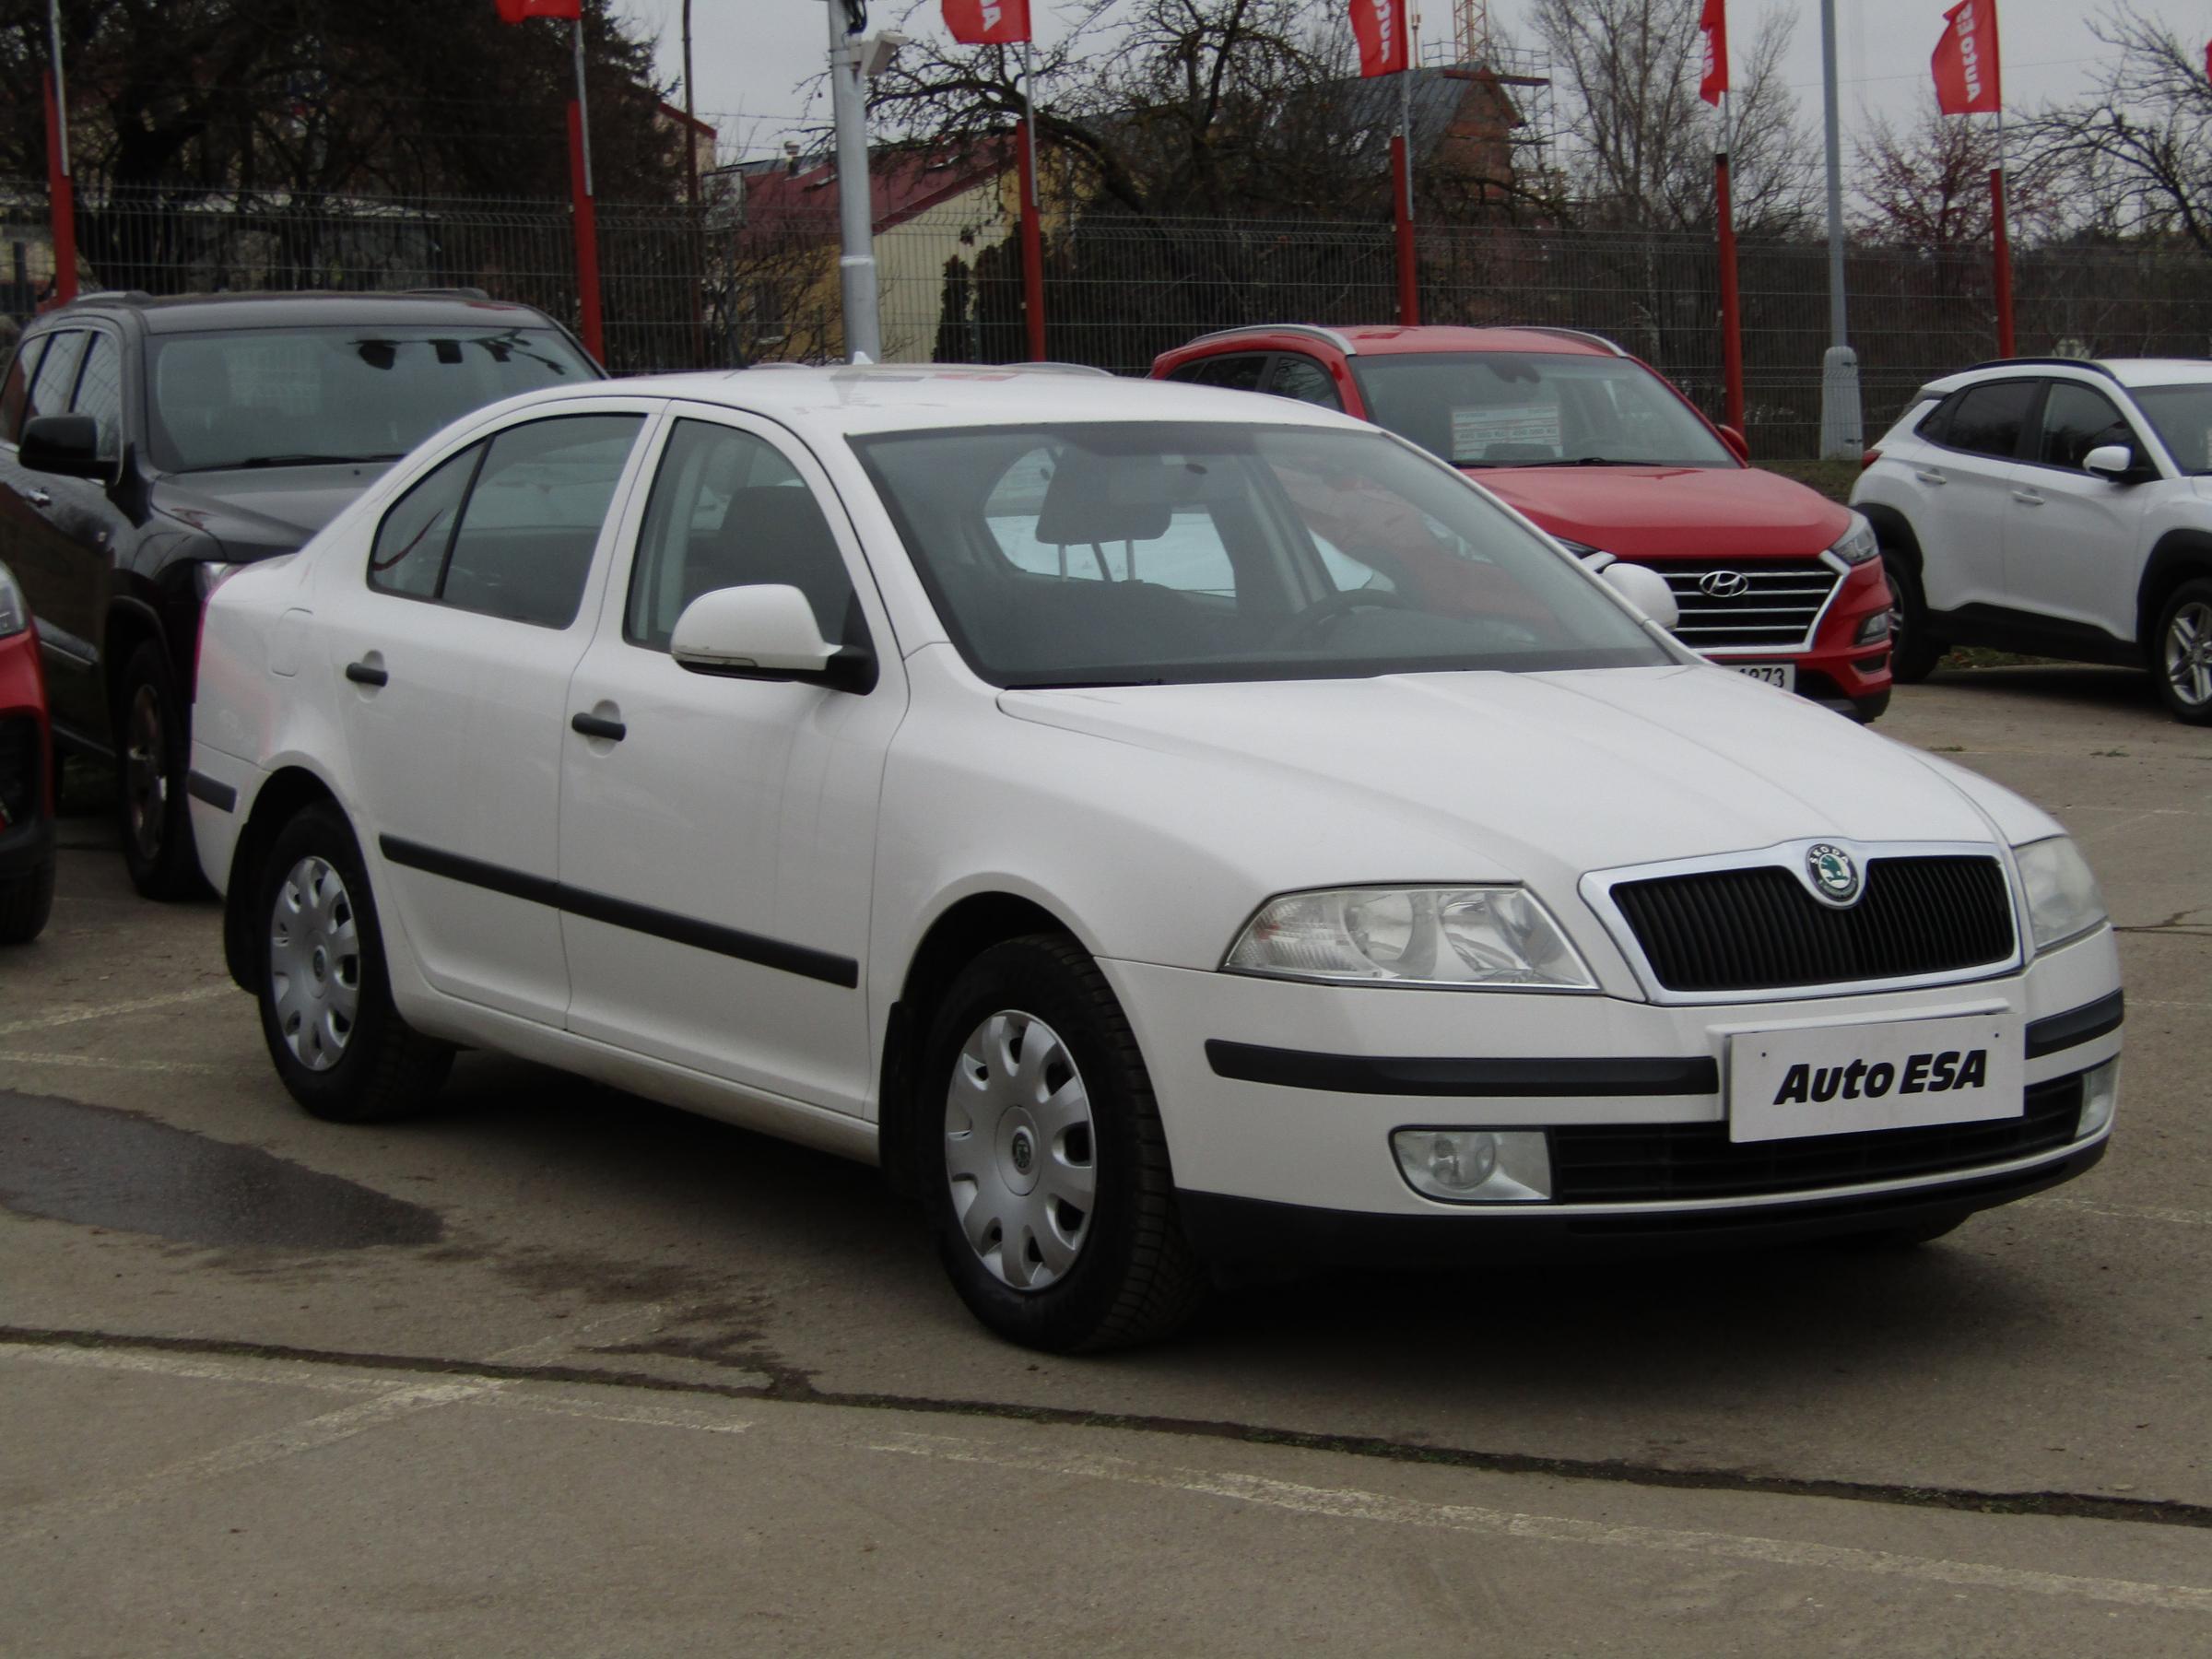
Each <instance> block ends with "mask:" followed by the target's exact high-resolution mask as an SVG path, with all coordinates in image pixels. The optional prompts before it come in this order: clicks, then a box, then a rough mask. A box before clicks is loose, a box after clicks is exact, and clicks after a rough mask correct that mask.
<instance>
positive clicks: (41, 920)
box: [0, 847, 54, 945]
mask: <svg viewBox="0 0 2212 1659" xmlns="http://www.w3.org/2000/svg"><path fill="white" fill-rule="evenodd" d="M53 861H54V853H53V848H52V847H48V848H47V849H46V856H45V857H43V858H41V860H39V862H38V863H37V864H36V865H32V866H31V867H30V868H29V869H28V870H25V871H23V872H21V873H20V874H19V875H16V876H11V877H6V878H4V879H0V945H28V944H29V943H30V942H31V940H33V939H35V938H37V937H38V936H39V935H40V934H41V932H42V931H43V930H44V928H45V926H46V918H47V917H48V916H50V915H52V914H53Z"/></svg>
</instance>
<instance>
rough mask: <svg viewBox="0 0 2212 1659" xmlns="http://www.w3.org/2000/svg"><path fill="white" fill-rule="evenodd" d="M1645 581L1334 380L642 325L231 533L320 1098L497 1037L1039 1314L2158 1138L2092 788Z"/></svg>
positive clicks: (265, 952) (1515, 1248) (1683, 1235)
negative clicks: (2142, 1075) (2094, 842)
mask: <svg viewBox="0 0 2212 1659" xmlns="http://www.w3.org/2000/svg"><path fill="white" fill-rule="evenodd" d="M1654 588H1658V589H1659V591H1658V593H1657V594H1653V589H1654ZM1635 594H1642V595H1644V596H1645V602H1646V603H1647V604H1649V605H1650V606H1653V609H1654V611H1656V612H1660V613H1664V612H1665V610H1666V609H1667V608H1668V606H1667V604H1666V601H1665V596H1664V589H1663V588H1662V587H1660V585H1659V584H1658V583H1656V582H1654V581H1653V580H1651V579H1650V578H1649V573H1648V572H1641V571H1636V570H1635V569H1633V568H1631V567H1616V568H1615V569H1614V570H1613V571H1609V572H1608V573H1607V574H1606V576H1604V577H1600V576H1596V575H1593V574H1592V573H1591V572H1590V571H1587V570H1585V569H1584V568H1583V566H1582V565H1581V564H1580V563H1578V562H1577V561H1576V560H1575V559H1572V558H1571V557H1569V556H1568V555H1567V554H1565V553H1563V552H1562V551H1561V550H1560V549H1559V547H1557V546H1556V545H1555V544H1554V543H1552V542H1551V541H1549V540H1548V539H1547V538H1546V537H1545V536H1544V535H1541V534H1539V533H1538V532H1537V531H1535V529H1534V528H1533V527H1532V526H1531V525H1530V524H1528V523H1527V522H1526V521H1525V520H1524V519H1522V518H1520V517H1518V516H1517V515H1515V514H1514V513H1513V512H1512V511H1510V510H1509V509H1507V508H1505V507H1503V506H1501V505H1500V503H1499V502H1498V501H1497V500H1494V499H1493V498H1491V497H1490V496H1488V495H1487V494H1485V493H1484V492H1483V490H1482V489H1480V488H1478V487H1477V486H1476V485H1475V484H1473V483H1470V482H1469V481H1467V480H1466V479H1465V477H1461V476H1460V475H1458V474H1456V473H1454V472H1453V470H1452V469H1451V468H1450V467H1448V466H1446V465H1443V464H1442V463H1441V462H1439V461H1437V460H1435V459H1434V458H1432V457H1430V456H1429V455H1427V454H1424V453H1422V452H1420V451H1419V450H1418V449H1416V448H1414V447H1413V446H1412V445H1410V444H1408V443H1406V442H1404V441H1401V440H1398V439H1396V438H1394V437H1391V436H1389V435H1388V434H1385V433H1383V432H1380V431H1377V430H1375V429H1372V428H1370V427H1366V426H1363V425H1360V424H1359V423H1358V422H1355V421H1352V420H1349V419H1347V418H1344V417H1341V416H1337V415H1334V414H1331V413H1327V412H1324V411H1322V410H1319V409H1316V408H1313V407H1311V406H1301V405H1298V404H1293V403H1288V402H1279V403H1278V402H1276V401H1273V400H1262V399H1258V398H1251V397H1243V396H1239V395H1237V394H1232V393H1227V392H1219V391H1214V390H1209V389H1206V388H1202V387H1194V386H1182V385H1174V384H1167V383H1162V382H1117V381H1110V380H1106V379H1103V378H1089V377H1085V376H1081V375H1077V374H1067V373H1062V374H1051V373H1041V372H1013V371H954V370H930V369H915V370H894V369H881V368H879V369H861V370H822V371H782V372H777V373H767V372H761V371H753V372H747V373H738V374H729V375H720V376H690V377H684V378H676V379H665V380H644V381H629V382H611V383H608V384H605V385H600V386H593V387H583V388H577V389H573V390H568V391H563V392H560V393H558V394H536V395H532V396H530V397H527V398H524V399H518V400H515V401H512V402H509V403H505V404H501V405H499V406H494V407H492V408H489V409H487V410H483V411H480V412H478V413H477V414H475V415H472V416H470V417H468V418H465V419H464V420H463V421H461V422H460V423H458V424H456V425H454V426H453V427H451V428H448V429H446V430H445V431H444V432H443V433H441V435H440V436H438V437H437V438H435V439H433V440H431V441H429V443H428V444H427V445H426V446H425V447H424V448H422V449H421V450H419V451H418V453H416V454H415V455H414V456H413V457H412V458H411V459H410V460H409V461H408V462H406V463H405V464H403V465H400V466H398V467H396V468H395V469H394V471H393V472H392V473H391V474H390V475H389V476H388V477H385V478H384V479H382V481H380V482H379V483H378V484H376V485H375V486H373V487H371V489H370V490H369V491H368V492H367V493H366V494H364V495H363V496H362V497H361V498H360V499H359V500H358V501H356V502H355V503H354V505H353V506H352V507H350V508H349V509H347V511H346V512H344V513H343V514H342V515H341V516H340V517H338V518H337V519H336V520H335V522H334V523H333V524H331V525H330V527H329V528H328V529H327V530H326V531H324V534H323V535H320V536H319V537H317V538H316V539H315V541H314V542H313V543H312V544H311V545H310V546H309V547H307V548H306V549H305V550H304V551H302V552H301V553H300V554H298V555H297V556H295V557H292V558H290V559H277V560H272V561H270V562H268V563H265V564H261V565H256V566H253V567H252V568H250V569H248V570H245V571H241V572H240V573H239V574H237V575H236V576H234V577H232V578H231V579H230V580H229V581H228V582H225V583H224V585H223V586H222V587H221V589H220V590H219V591H218V593H217V594H216V595H215V597H214V599H213V601H212V603H211V604H210V605H209V606H208V608H207V617H206V628H205V633H204V636H203V640H202V643H201V650H200V658H199V670H198V686H197V707H196V710H195V712H194V719H193V734H194V744H193V752H192V765H191V775H190V793H191V797H192V811H193V820H194V831H195V833H196V835H197V837H198V844H199V847H200V849H201V854H202V858H203V861H204V863H205V865H206V874H207V876H208V878H209V879H210V880H211V881H213V882H214V883H215V884H216V886H217V887H218V888H221V889H223V890H224V891H225V892H226V893H227V895H228V910H227V916H226V939H227V947H228V953H229V966H230V970H231V971H232V973H233V974H234V975H235V976H236V978H237V980H238V982H239V983H240V984H241V985H242V986H244V987H245V988H246V989H247V990H248V991H250V992H251V993H252V994H253V995H254V996H255V997H257V998H258V999H259V1001H260V1005H261V1016H262V1023H263V1027H264V1030H265V1032H266V1034H267V1039H268V1048H269V1053H270V1056H271V1058H272V1059H273V1060H274V1061H275V1063H276V1066H277V1072H278V1073H279V1074H280V1076H281V1077H283V1079H284V1082H285V1085H286V1087H287V1088H289V1089H290V1090H291V1092H292V1093H293V1095H294V1096H296V1097H297V1098H298V1099H299V1100H300V1102H301V1103H302V1104H303V1105H304V1106H305V1107H306V1108H307V1109H308V1110H309V1111H310V1112H314V1113H316V1114H317V1115H319V1116H323V1117H327V1118H333V1119H338V1120H342V1121H347V1122H353V1121H359V1120H363V1119H370V1118H379V1117H384V1116H388V1115H392V1114H394V1113H399V1112H407V1111H410V1110H413V1109H415V1108H418V1107H419V1106H421V1105H423V1104H424V1103H425V1102H426V1101H427V1100H429V1099H430V1098H431V1096H432V1095H433V1094H434V1093H435V1091H436V1090H437V1088H438V1087H439V1084H440V1081H441V1077H443V1075H444V1071H445V1066H446V1064H447V1061H448V1058H449V1056H450V1055H451V1053H452V1052H453V1047H454V1046H455V1045H471V1046H482V1047H488V1048H495V1049H500V1050H504V1051H507V1052H509V1053H515V1054H521V1055H525V1056H528V1057H531V1058H533V1059H536V1060H540V1061H543V1062H546V1063H547V1064H549V1065H556V1066H560V1067H564V1068H567V1069H569V1070H571V1071H574V1072H578V1073H582V1074H584V1075H587V1076H590V1077H595V1078H598V1079H601V1080H603V1081H605V1082H607V1083H610V1084H613V1085H615V1086H617V1087H619V1088H626V1089H631V1090H634V1091H636V1092H637V1093H639V1094H641V1095H646V1096H650V1097H652V1098H653V1099H655V1100H664V1101H667V1102H670V1103H672V1104H676V1105H679V1106H684V1107H688V1108H691V1109H694V1110H697V1111H700V1112H708V1113H712V1114H713V1115H714V1116H717V1117H722V1118H725V1119H728V1120H730V1121H732V1122H734V1123H738V1124H747V1125H749V1126H751V1127H754V1128H758V1129H761V1130H764V1131H767V1132H768V1133H771V1134H774V1135H783V1136H787V1137H789V1138H791V1139H794V1140H799V1141H804V1142H806V1143H808V1144H810V1145H813V1146H816V1147H824V1148H827V1149H829V1150H830V1151H833V1152H838V1153H842V1154H844V1155H846V1156H849V1157H852V1158H856V1159H869V1160H876V1161H878V1162H880V1163H881V1165H882V1166H883V1168H884V1170H885V1171H886V1172H887V1174H888V1175H889V1176H890V1177H891V1179H892V1180H893V1182H895V1183H896V1184H897V1185H898V1186H899V1187H900V1188H901V1189H902V1190H905V1191H909V1192H911V1193H912V1194H915V1195H917V1196H919V1197H920V1198H921V1199H922V1200H923V1202H924V1203H925V1204H926V1206H927V1207H928V1210H929V1213H930V1216H931V1218H932V1220H933V1222H934V1225H935V1231H936V1233H937V1236H938V1238H939V1240H940V1242H941V1247H942V1250H943V1253H944V1258H945V1263H946V1265H947V1268H948V1269H949V1271H950V1273H951V1277H952V1280H953V1283H954V1284H955V1285H956V1286H957V1287H958V1288H959V1294H960V1295H961V1296H962V1297H963V1298H964V1299H965V1300H966V1301H967V1303H968V1305H969V1306H970V1307H971V1309H972V1310H973V1311H974V1312H975V1313H976V1314H977V1315H978V1316H979V1317H980V1318H981V1319H982V1321H983V1322H984V1323H985V1324H988V1325H989V1326H990V1327H991V1328H992V1329H994V1330H995V1331H997V1332H1000V1333H1002V1334H1004V1335H1006V1336H1009V1337H1012V1338H1014V1339H1015V1340H1017V1341H1019V1342H1024V1343H1029V1344H1033V1345H1035V1346H1038V1347H1047V1348H1054V1349H1078V1348H1098V1347H1110V1346H1113V1345H1117V1344H1123V1343H1128V1342H1133V1341H1137V1340H1140V1339H1143V1338H1146V1337H1149V1336H1155V1335H1159V1334H1161V1333H1163V1332H1165V1331H1167V1330H1169V1329H1171V1327H1173V1326H1174V1325H1175V1324H1177V1322H1178V1321H1180V1320H1181V1319H1182V1318H1183V1317H1184V1315H1185V1314H1186V1313H1187V1312H1189V1310H1190V1309H1191V1308H1192V1306H1193V1304H1194V1300H1195V1298H1196V1297H1197V1295H1198V1293H1199V1290H1200V1288H1201V1287H1202V1286H1203V1285H1204V1284H1205V1283H1206V1279H1207V1277H1208V1276H1207V1272H1206V1269H1207V1268H1208V1266H1209V1265H1221V1264H1237V1263H1256V1264H1273V1263H1278V1262H1282V1261H1286V1260H1289V1259H1292V1258H1297V1259H1302V1260H1312V1259H1316V1258H1319V1259H1326V1260H1335V1261H1353V1262H1365V1263H1383V1264H1410V1263H1415V1262H1421V1263H1436V1262H1440V1261H1441V1262H1453V1261H1466V1262H1476V1261H1481V1260H1485V1259H1495V1258H1496V1257H1498V1256H1500V1254H1510V1253H1526V1252H1528V1251H1530V1250H1532V1249H1536V1248H1541V1249H1544V1250H1547V1251H1555V1252H1556V1251H1562V1250H1570V1249H1577V1248H1584V1247H1592V1246H1597V1247H1606V1248H1614V1249H1619V1248H1623V1247H1625V1248H1628V1249H1631V1250H1641V1249H1644V1248H1646V1247H1648V1246H1649V1245H1650V1244H1652V1243H1653V1242H1654V1241H1659V1240H1662V1239H1687V1240H1689V1241H1697V1242H1701V1243H1705V1244H1713V1243H1728V1244H1744V1245H1747V1244H1751V1243H1753V1242H1755V1241H1756V1242H1771V1241H1781V1240H1790V1239H1798V1238H1807V1237H1816V1236H1821V1235H1836V1234H1848V1233H1859V1234H1878V1235H1882V1236H1884V1237H1888V1238H1891V1239H1898V1240H1905V1239H1925V1238H1929V1237H1933V1236H1934V1235H1935V1234H1937V1233H1939V1232H1942V1231H1945V1230H1948V1229H1949V1228H1951V1227H1954V1226H1956V1225H1957V1224H1958V1223H1959V1221H1960V1220H1962V1219H1963V1218H1965V1217H1967V1216H1968V1215H1970V1214H1971V1213H1972V1212H1973V1211H1975V1210H1978V1209H1982V1208H1984V1207H1986V1206H1991V1205H1995V1204H2001V1203H2003V1202H2005V1201H2006V1200H2008V1199H2012V1198H2017V1197H2019V1196H2020V1195H2022V1194H2027V1193H2031V1192H2034V1191H2036V1190H2038V1189H2039V1188H2043V1187H2048V1186H2051V1185H2053V1183H2055V1182H2061V1181H2065V1180H2066V1179H2068V1178H2069V1177H2071V1176H2074V1175H2077V1174H2079V1173H2081V1172H2082V1171H2085V1170H2087V1169H2088V1167H2089V1166H2090V1165H2092V1164H2093V1163H2095V1162H2096V1161H2097V1159H2098V1158H2099V1157H2100V1155H2101V1153H2102V1152H2103V1149H2104V1146H2105V1142H2106V1138H2107V1136H2108V1135H2110V1133H2111V1129H2112V1111H2113V1104H2114V1100H2115V1097H2116V1093H2117V1078H2116V1073H2117V1068H2118V1054H2119V1049H2120V1037H2119V1027H2120V1021H2121V993H2120V983H2119V971H2118V961H2117V955H2116V952H2115V949H2114V946H2113V939H2112V929H2111V927H2110V925H2109V924H2108V923H2107V921H2106V917H2105V912H2104V907H2103V903H2102V900H2100V896H2099V894H2098V890H2097V886H2096V883H2095V881H2094V880H2093V879H2092V877H2091V876H2090V874H2089V871H2088V868H2087V867H2086V866H2085V865H2084V864H2083V862H2082V859H2081V857H2080V855H2079V854H2078V853H2077V852H2076V851H2075V848H2074V844H2073V843H2072V842H2071V841H2068V840H2067V839H2066V838H2065V835H2064V834H2063V833H2062V832H2061V831H2060V830H2059V827H2058V826H2057V825H2056V824H2054V823H2053V821H2052V820H2051V819H2050V818H2046V817H2045V816H2044V815H2043V814H2042V813H2041V812H2040V811H2038V810H2037V809H2036V808H2034V807H2033V806H2030V805H2028V804H2027V803H2026V802H2024V801H2022V800H2021V799H2020V798H2019V797H2018V796H2016V795H2014V794H2009V793H2007V792H2006V791H2005V790H2003V789H2000V788H1998V787H1996V786H1995V785H1994V784H1991V783H1988V782H1984V781H1983V780H1982V779H1980V778H1977V777H1975V776H1973V775H1971V773H1968V772H1965V771H1960V770H1959V768H1957V767H1954V766H1950V765H1947V764H1946V763H1944V762H1942V761H1940V760H1935V759H1930V758H1929V757H1927V756H1925V755H1923V754H1919V753H1916V752H1915V751H1913V750H1912V749H1909V748H1904V747H1900V746H1898V745H1896V744H1892V743H1889V742H1888V741H1886V740H1884V739H1883V738H1880V737H1877V736H1876V735H1873V734H1871V733H1869V732H1867V731H1865V730H1863V729H1861V728H1859V727H1857V726H1854V725H1851V724H1847V723H1845V722H1843V721H1841V720H1838V719H1836V718H1835V717H1834V716H1833V715H1831V714H1829V713H1826V712H1822V711H1821V710H1819V709H1817V708H1815V707H1813V706H1812V705H1810V704H1807V703H1806V702H1804V701H1802V700H1798V699H1795V698H1793V697H1789V696H1787V695H1784V694H1783V693H1780V692H1777V691H1774V690H1771V689H1770V688H1766V687H1763V686H1759V685H1756V684H1753V683H1750V682H1747V680H1745V679H1744V678H1743V677H1740V676H1738V675H1735V674H1731V673H1728V672H1726V671H1725V670H1724V669H1719V668H1714V667H1711V666H1708V665H1705V664H1703V663H1702V662H1701V660H1700V659H1699V658H1698V657H1696V656H1694V655H1693V654H1692V653H1689V652H1688V651H1687V650H1684V649H1682V648H1681V647H1679V646H1677V644H1675V643H1674V642H1673V641H1672V640H1671V639H1669V638H1668V636H1667V635H1666V634H1665V631H1664V629H1663V628H1662V627H1661V626H1660V624H1659V620H1658V619H1654V618H1652V617H1647V616H1646V615H1645V614H1644V612H1642V611H1640V610H1639V609H1637V608H1636V606H1635V605H1634V604H1633V603H1631V602H1630V599H1631V596H1632V595H1635Z"/></svg>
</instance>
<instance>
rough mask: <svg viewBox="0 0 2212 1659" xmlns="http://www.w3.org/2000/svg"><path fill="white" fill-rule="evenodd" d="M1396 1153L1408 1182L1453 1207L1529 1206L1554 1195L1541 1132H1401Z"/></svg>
mask: <svg viewBox="0 0 2212 1659" xmlns="http://www.w3.org/2000/svg"><path fill="white" fill-rule="evenodd" d="M1390 1147H1391V1150H1392V1151H1393V1152H1394V1153H1396V1154H1397V1158H1398V1169H1399V1171H1401V1172H1402V1173H1403V1174H1404V1175H1405V1177H1406V1183H1407V1184H1408V1185H1410V1186H1411V1187H1412V1188H1413V1190H1414V1191H1415V1192H1417V1193H1419V1194H1422V1195H1423V1196H1425V1197H1430V1198H1441V1199H1444V1200H1446V1201H1447V1202H1449V1203H1453V1204H1528V1203H1540V1202H1542V1201H1543V1200H1545V1199H1547V1198H1549V1197H1550V1196H1551V1149H1550V1147H1549V1146H1548V1144H1547V1142H1546V1140H1545V1138H1544V1131H1543V1130H1541V1129H1397V1130H1394V1131H1392V1133H1391V1136H1390Z"/></svg>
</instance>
